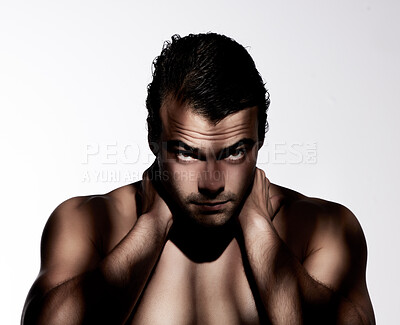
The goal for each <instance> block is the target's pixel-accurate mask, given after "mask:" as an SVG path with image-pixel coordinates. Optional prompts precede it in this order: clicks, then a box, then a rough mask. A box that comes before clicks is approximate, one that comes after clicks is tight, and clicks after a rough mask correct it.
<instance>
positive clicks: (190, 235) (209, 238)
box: [169, 218, 236, 263]
mask: <svg viewBox="0 0 400 325" xmlns="http://www.w3.org/2000/svg"><path fill="white" fill-rule="evenodd" d="M235 233H236V225H235V223H234V222H233V221H229V222H228V223H227V224H225V225H223V226H218V227H205V226H201V225H198V224H196V223H195V222H193V221H191V220H188V219H183V218H180V219H179V220H176V221H174V224H173V225H172V228H171V230H170V233H169V239H170V240H171V241H172V242H173V243H174V244H175V245H176V246H177V247H178V248H179V249H180V250H181V251H182V252H183V253H184V254H185V255H186V256H187V257H188V258H189V259H190V260H192V261H193V262H196V263H203V262H212V261H215V260H217V259H218V258H219V257H220V256H221V255H222V253H223V252H224V251H225V249H226V248H227V247H228V245H229V243H230V242H231V241H232V240H233V238H234V237H235Z"/></svg>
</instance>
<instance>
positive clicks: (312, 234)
mask: <svg viewBox="0 0 400 325" xmlns="http://www.w3.org/2000/svg"><path fill="white" fill-rule="evenodd" d="M272 192H273V193H275V194H279V195H282V197H283V200H282V205H281V208H280V210H279V212H278V214H277V215H276V217H275V219H274V225H275V227H276V228H277V230H278V232H279V234H280V235H281V236H282V237H283V239H284V240H285V242H291V241H293V245H304V249H307V247H308V249H310V248H311V247H310V246H315V245H319V244H320V243H321V242H322V241H326V240H328V239H329V238H331V239H333V238H335V239H338V240H339V239H343V240H344V239H345V238H358V239H360V240H362V239H363V234H362V229H361V226H360V224H359V222H358V220H357V218H356V216H355V215H354V214H353V212H352V211H350V209H348V208H347V207H345V206H344V205H342V204H340V203H337V202H332V201H329V200H324V199H321V198H316V197H308V196H306V195H303V194H301V193H299V192H296V191H294V190H291V189H288V188H285V187H282V186H279V185H276V184H272ZM311 243H314V245H311ZM303 252H305V251H303Z"/></svg>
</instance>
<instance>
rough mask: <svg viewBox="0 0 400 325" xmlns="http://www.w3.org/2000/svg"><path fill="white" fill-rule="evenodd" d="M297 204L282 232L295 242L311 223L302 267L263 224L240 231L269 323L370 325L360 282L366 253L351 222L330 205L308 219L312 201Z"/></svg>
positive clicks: (348, 215) (371, 317)
mask: <svg viewBox="0 0 400 325" xmlns="http://www.w3.org/2000/svg"><path fill="white" fill-rule="evenodd" d="M301 201H302V202H299V203H298V204H297V203H294V204H293V205H292V206H291V210H292V211H294V212H296V211H297V216H295V217H294V218H291V219H289V220H291V221H292V223H294V224H292V225H288V226H287V227H288V228H291V230H290V232H291V234H292V236H296V233H301V232H303V231H304V229H303V228H304V227H305V225H307V224H308V225H310V223H308V221H309V220H308V221H307V219H310V218H311V219H314V222H312V224H313V231H311V233H312V235H311V237H310V238H308V241H307V243H306V247H307V251H308V253H307V254H306V255H307V256H306V257H305V259H304V260H303V261H299V260H298V259H297V258H296V257H295V256H294V254H293V253H292V251H290V249H289V247H288V246H287V245H286V244H285V243H284V242H283V240H282V239H281V238H280V237H279V235H278V233H277V231H276V230H275V229H274V226H273V224H272V223H271V222H270V221H268V220H267V219H265V218H264V219H260V218H259V219H258V221H257V222H254V223H253V222H249V223H248V224H247V226H245V227H244V238H245V245H246V251H247V254H248V256H249V262H250V265H251V267H252V270H253V274H254V277H255V279H256V282H257V287H258V289H259V291H260V294H261V297H262V299H263V302H264V306H265V308H266V311H267V314H268V316H269V317H270V319H271V321H272V323H273V324H289V323H290V324H303V323H304V324H349V325H362V324H363V325H364V324H365V325H366V324H368V325H372V324H375V320H374V313H373V309H372V305H371V301H370V299H369V295H368V291H367V287H366V282H365V267H366V258H367V248H366V243H365V238H364V235H363V232H362V230H361V227H360V225H359V224H358V222H357V219H356V218H355V216H354V215H353V214H352V213H351V212H350V211H349V210H348V209H346V208H345V207H343V206H340V205H338V204H334V203H331V202H329V203H326V205H327V206H330V207H326V206H325V208H323V210H324V214H323V215H318V213H317V215H315V216H311V215H312V214H313V212H312V211H313V210H314V208H313V207H312V206H313V205H314V203H312V202H311V201H312V199H305V200H301ZM321 201H322V200H321ZM332 207H333V209H332ZM317 210H318V209H317ZM292 216H293V214H292ZM314 217H315V218H314ZM296 219H297V220H296ZM287 222H290V221H287Z"/></svg>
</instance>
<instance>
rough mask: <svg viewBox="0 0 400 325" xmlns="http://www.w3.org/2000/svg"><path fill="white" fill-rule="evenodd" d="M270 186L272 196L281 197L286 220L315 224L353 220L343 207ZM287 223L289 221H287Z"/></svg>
mask: <svg viewBox="0 0 400 325" xmlns="http://www.w3.org/2000/svg"><path fill="white" fill-rule="evenodd" d="M271 185H272V195H281V196H282V206H281V209H282V211H284V212H285V213H283V214H282V215H284V216H286V217H287V218H291V219H293V218H298V219H302V220H303V221H304V220H305V219H310V220H314V221H315V222H324V221H326V222H329V223H332V222H334V223H335V222H337V223H341V222H344V221H346V219H352V218H355V216H354V214H353V213H352V212H351V211H350V210H349V209H348V208H347V207H345V206H344V205H342V204H340V203H337V202H333V201H329V200H325V199H322V198H317V197H309V196H306V195H304V194H301V193H299V192H297V191H294V190H292V189H288V188H285V187H283V186H279V185H277V184H271ZM288 221H289V220H288Z"/></svg>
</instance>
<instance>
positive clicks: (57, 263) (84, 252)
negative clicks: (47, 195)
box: [35, 198, 100, 293]
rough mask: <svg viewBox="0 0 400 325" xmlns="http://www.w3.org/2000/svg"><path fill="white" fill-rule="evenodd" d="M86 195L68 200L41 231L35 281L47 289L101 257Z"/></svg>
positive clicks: (40, 286)
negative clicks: (39, 258) (37, 269)
mask: <svg viewBox="0 0 400 325" xmlns="http://www.w3.org/2000/svg"><path fill="white" fill-rule="evenodd" d="M85 200H87V199H86V198H73V199H70V200H67V201H65V202H64V203H62V204H61V205H60V206H59V207H57V208H56V210H55V211H54V212H53V213H52V215H51V216H50V218H49V220H48V222H47V224H46V226H45V229H44V231H43V235H42V243H41V270H40V273H39V277H38V279H37V280H36V283H35V285H36V286H37V287H38V289H39V290H40V291H41V292H42V293H44V292H47V291H48V290H50V289H52V288H53V287H55V286H57V285H59V284H61V283H63V282H65V281H67V280H69V279H71V278H73V277H75V276H77V275H79V274H82V273H84V272H86V271H88V270H90V269H92V268H93V267H95V265H96V264H97V263H98V262H99V261H100V255H99V253H98V251H97V249H96V246H95V227H94V224H93V218H91V216H90V211H88V210H89V209H88V208H87V206H85V205H87V203H86V202H85Z"/></svg>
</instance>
